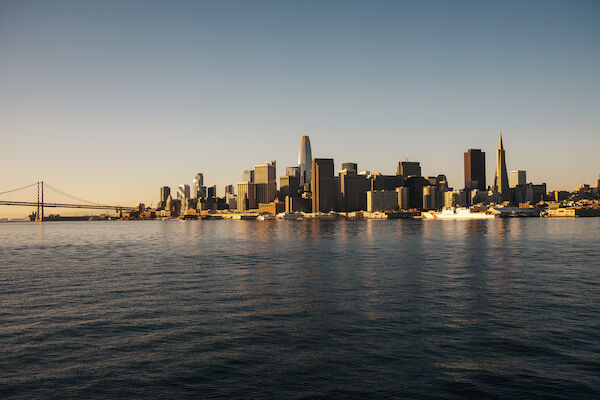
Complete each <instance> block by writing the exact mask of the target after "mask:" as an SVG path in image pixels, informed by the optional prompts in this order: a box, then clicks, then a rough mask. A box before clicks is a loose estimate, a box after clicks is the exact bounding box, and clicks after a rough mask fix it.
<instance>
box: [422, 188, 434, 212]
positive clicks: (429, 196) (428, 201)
mask: <svg viewBox="0 0 600 400" xmlns="http://www.w3.org/2000/svg"><path fill="white" fill-rule="evenodd" d="M437 208H438V205H437V187H436V186H424V187H423V210H435V209H437Z"/></svg>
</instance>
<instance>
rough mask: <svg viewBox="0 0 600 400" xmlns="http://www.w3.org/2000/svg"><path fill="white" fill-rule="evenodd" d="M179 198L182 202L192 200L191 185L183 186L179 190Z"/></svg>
mask: <svg viewBox="0 0 600 400" xmlns="http://www.w3.org/2000/svg"><path fill="white" fill-rule="evenodd" d="M177 198H178V199H180V200H183V199H189V198H190V185H187V184H181V185H179V188H178V190H177Z"/></svg>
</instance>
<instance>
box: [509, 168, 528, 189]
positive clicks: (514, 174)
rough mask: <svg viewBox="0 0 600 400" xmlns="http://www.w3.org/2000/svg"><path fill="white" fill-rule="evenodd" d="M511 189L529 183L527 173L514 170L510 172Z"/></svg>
mask: <svg viewBox="0 0 600 400" xmlns="http://www.w3.org/2000/svg"><path fill="white" fill-rule="evenodd" d="M509 182H510V187H511V188H514V187H515V186H520V185H524V184H526V183H527V171H520V170H513V171H510V179H509Z"/></svg>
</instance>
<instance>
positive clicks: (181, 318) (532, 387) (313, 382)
mask: <svg viewBox="0 0 600 400" xmlns="http://www.w3.org/2000/svg"><path fill="white" fill-rule="evenodd" d="M599 245H600V218H595V219H594V218H590V219H584V218H580V219H541V218H540V219H538V218H531V219H508V220H484V221H420V220H390V221H299V222H293V221H264V222H259V221H187V222H186V221H162V222H160V221H154V222H65V223H61V222H56V223H52V222H49V223H43V224H36V223H4V224H0V260H1V268H0V304H1V307H0V397H2V398H22V399H30V398H130V397H134V398H142V397H143V398H223V399H228V398H285V399H288V398H307V397H315V396H317V397H337V398H374V397H378V398H415V399H422V398H432V399H434V398H439V399H455V398H490V399H494V398H495V399H506V398H563V399H570V400H575V399H586V398H589V399H591V398H600V257H599V256H600V246H599Z"/></svg>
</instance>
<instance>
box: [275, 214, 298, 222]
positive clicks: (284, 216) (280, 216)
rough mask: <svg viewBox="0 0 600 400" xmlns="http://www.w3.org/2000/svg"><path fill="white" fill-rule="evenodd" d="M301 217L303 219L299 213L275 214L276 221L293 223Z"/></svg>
mask: <svg viewBox="0 0 600 400" xmlns="http://www.w3.org/2000/svg"><path fill="white" fill-rule="evenodd" d="M302 217H304V214H302V213H301V212H296V213H280V214H277V219H287V220H293V221H295V220H298V219H301V218H302Z"/></svg>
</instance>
